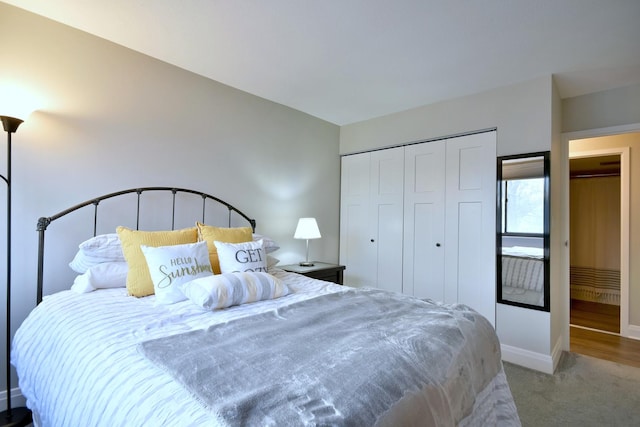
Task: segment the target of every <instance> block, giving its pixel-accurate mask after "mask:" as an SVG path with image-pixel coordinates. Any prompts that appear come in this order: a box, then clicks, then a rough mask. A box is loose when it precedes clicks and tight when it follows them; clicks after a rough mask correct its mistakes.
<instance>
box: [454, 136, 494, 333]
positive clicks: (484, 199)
mask: <svg viewBox="0 0 640 427" xmlns="http://www.w3.org/2000/svg"><path fill="white" fill-rule="evenodd" d="M446 147H447V153H446V168H447V177H446V210H445V215H446V218H445V231H446V241H445V263H446V265H445V298H444V301H445V302H450V303H454V302H459V303H462V304H466V305H468V306H470V307H472V308H473V309H475V310H476V311H478V312H480V313H481V314H482V315H484V316H485V317H486V318H487V319H489V321H490V322H491V323H492V324H493V325H495V305H496V299H495V298H496V295H495V293H496V291H495V289H496V286H495V283H496V279H495V265H496V262H495V251H496V250H495V240H496V238H495V236H496V234H495V222H496V219H495V218H496V160H495V159H496V133H495V132H486V133H481V134H476V135H468V136H463V137H458V138H451V139H449V140H447V141H446Z"/></svg>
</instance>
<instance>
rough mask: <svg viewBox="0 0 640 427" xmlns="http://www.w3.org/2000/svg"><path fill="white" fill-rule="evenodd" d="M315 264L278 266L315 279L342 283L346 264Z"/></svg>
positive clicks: (315, 262)
mask: <svg viewBox="0 0 640 427" xmlns="http://www.w3.org/2000/svg"><path fill="white" fill-rule="evenodd" d="M313 263H314V264H315V265H313V266H311V267H303V266H301V265H299V264H290V265H279V266H278V267H279V268H281V269H283V270H284V271H289V272H292V273H299V274H302V275H305V276H307V277H313V278H314V279H320V280H326V281H327V282H333V283H337V284H338V285H342V272H343V271H344V269H345V266H344V265H338V264H328V263H326V262H317V261H314V262H313Z"/></svg>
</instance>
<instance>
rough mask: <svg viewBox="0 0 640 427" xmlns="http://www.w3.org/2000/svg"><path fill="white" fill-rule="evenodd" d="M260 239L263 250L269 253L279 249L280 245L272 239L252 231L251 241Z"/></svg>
mask: <svg viewBox="0 0 640 427" xmlns="http://www.w3.org/2000/svg"><path fill="white" fill-rule="evenodd" d="M260 239H262V245H263V246H264V250H265V251H266V252H267V253H268V254H270V253H272V252H275V251H277V250H278V249H280V245H278V244H277V243H276V242H275V241H274V240H273V239H271V238H270V237H267V236H263V235H262V234H256V233H253V241H254V242H257V241H258V240H260Z"/></svg>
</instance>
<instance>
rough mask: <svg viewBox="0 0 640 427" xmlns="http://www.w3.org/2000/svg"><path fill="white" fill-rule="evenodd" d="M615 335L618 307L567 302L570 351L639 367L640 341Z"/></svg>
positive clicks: (618, 324)
mask: <svg viewBox="0 0 640 427" xmlns="http://www.w3.org/2000/svg"><path fill="white" fill-rule="evenodd" d="M586 328H590V329H586ZM592 329H598V330H601V331H605V332H598V331H595V330H592ZM619 332H620V310H619V307H618V306H613V305H609V304H598V303H591V302H586V301H578V300H571V338H570V339H571V346H570V349H571V351H572V352H574V353H579V354H584V355H586V356H591V357H597V358H598V359H604V360H609V361H612V362H617V363H621V364H624V365H630V366H635V367H638V368H640V340H635V339H630V338H623V337H620V335H618V333H619Z"/></svg>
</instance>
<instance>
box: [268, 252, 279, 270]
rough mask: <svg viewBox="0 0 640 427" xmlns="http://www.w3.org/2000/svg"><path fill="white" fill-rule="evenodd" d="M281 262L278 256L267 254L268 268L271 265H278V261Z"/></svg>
mask: <svg viewBox="0 0 640 427" xmlns="http://www.w3.org/2000/svg"><path fill="white" fill-rule="evenodd" d="M279 262H280V260H279V259H278V258H276V257H272V256H271V255H267V269H270V268H271V267H275V266H276V265H278V263H279Z"/></svg>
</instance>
